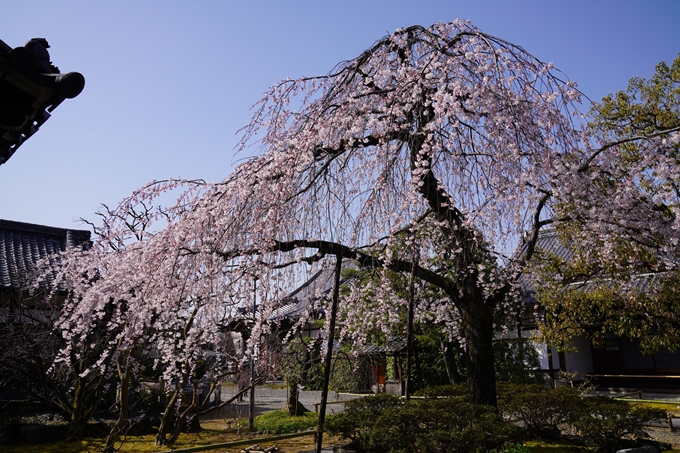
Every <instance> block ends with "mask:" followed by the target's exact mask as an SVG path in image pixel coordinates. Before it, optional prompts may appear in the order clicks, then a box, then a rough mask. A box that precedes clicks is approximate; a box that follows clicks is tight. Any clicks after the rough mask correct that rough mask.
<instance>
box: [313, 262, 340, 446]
mask: <svg viewBox="0 0 680 453" xmlns="http://www.w3.org/2000/svg"><path fill="white" fill-rule="evenodd" d="M335 259H336V262H335V276H334V277H335V278H334V281H333V298H332V301H331V312H330V319H329V321H328V341H327V343H326V358H325V361H324V370H323V388H322V389H321V405H320V407H319V425H318V426H319V427H318V428H317V433H316V439H315V440H316V442H315V449H314V451H315V452H316V453H321V446H322V443H323V430H324V427H323V425H324V422H325V421H326V401H328V382H329V381H330V377H331V363H332V359H333V342H334V341H335V318H336V315H337V313H338V299H339V298H340V273H341V271H342V257H340V256H338V255H336V258H335Z"/></svg>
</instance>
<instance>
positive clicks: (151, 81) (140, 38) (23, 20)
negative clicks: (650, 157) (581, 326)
mask: <svg viewBox="0 0 680 453" xmlns="http://www.w3.org/2000/svg"><path fill="white" fill-rule="evenodd" d="M4 3H5V4H3V6H2V10H1V11H2V12H1V14H0V39H2V40H3V41H5V42H6V43H7V44H9V45H10V46H12V47H16V46H20V45H23V44H24V43H25V42H26V41H27V40H28V39H30V38H33V37H44V38H47V40H48V41H49V43H50V45H51V48H50V49H49V50H50V53H51V56H52V61H53V62H54V63H55V64H56V65H57V66H59V68H60V69H61V71H62V72H69V71H79V72H81V73H83V75H84V76H85V79H86V85H85V89H84V91H83V93H82V94H81V95H80V96H79V97H77V98H76V99H73V100H67V101H66V102H64V103H63V104H62V105H61V106H60V107H59V108H57V109H56V110H55V112H54V115H53V116H52V118H51V119H50V120H49V121H48V122H47V123H45V125H44V126H43V127H42V128H41V130H40V131H39V132H38V133H37V134H36V135H34V136H33V137H32V138H31V139H30V140H28V141H27V142H26V143H25V144H24V145H23V146H22V147H21V148H20V149H19V151H17V153H16V154H15V155H14V156H13V157H12V158H11V159H10V160H9V161H8V162H7V163H6V164H4V165H1V166H0V193H1V194H2V195H0V218H4V219H9V220H18V221H24V222H32V223H39V224H45V225H52V226H61V227H68V228H77V227H79V225H80V224H79V223H78V222H77V219H78V218H80V217H85V218H89V219H93V217H94V216H93V213H94V212H95V211H96V210H97V209H98V207H99V204H100V203H106V204H109V205H115V204H116V203H117V202H118V201H119V200H120V199H121V198H123V197H124V196H126V195H127V194H129V193H130V192H132V191H133V190H134V189H135V188H137V187H139V186H141V185H143V184H145V183H146V182H148V181H150V180H152V179H164V178H168V177H184V178H203V179H206V180H210V181H218V180H222V179H223V178H224V177H225V176H226V175H227V174H228V173H229V172H230V171H231V168H232V165H233V164H234V162H235V159H238V156H234V145H235V143H236V140H237V135H236V132H237V130H238V129H239V128H240V127H242V126H244V125H245V124H246V123H247V122H248V120H249V118H250V114H251V111H250V107H251V105H252V104H254V103H255V102H256V101H257V100H258V99H259V98H260V96H261V95H262V93H263V92H264V91H265V90H266V89H267V87H269V86H270V85H273V84H274V83H276V82H277V81H278V80H280V79H282V78H285V77H291V78H294V77H299V76H303V75H307V76H308V75H318V74H325V73H327V72H328V71H329V70H330V69H331V68H332V67H333V66H334V65H335V64H336V63H338V62H340V61H343V60H347V59H351V58H353V57H355V56H357V55H358V54H359V53H360V52H361V51H363V50H364V49H366V48H368V47H370V46H371V45H372V44H373V43H374V42H375V41H376V40H378V39H379V38H381V37H383V36H385V35H387V34H389V33H391V32H393V31H394V30H395V29H396V28H400V27H404V26H409V25H414V24H420V25H424V26H427V25H430V24H432V23H434V22H441V21H444V22H449V21H452V20H454V19H456V18H462V19H469V20H470V21H472V23H473V24H474V25H476V26H477V27H480V28H481V29H482V30H483V31H485V32H487V33H489V34H492V35H495V36H498V37H500V38H503V39H506V40H508V41H512V42H513V43H515V44H519V45H521V46H523V47H524V48H525V49H526V50H528V51H529V52H531V53H532V54H534V55H535V56H536V57H538V58H539V59H541V60H544V61H552V62H553V63H554V64H555V66H556V67H557V68H559V69H561V70H562V71H563V72H564V73H566V74H567V76H568V77H569V78H570V79H571V80H573V81H576V82H577V83H578V84H579V87H580V88H581V90H582V91H583V92H584V93H585V94H586V95H588V96H589V97H591V98H592V99H595V100H599V99H601V98H602V96H604V95H606V94H607V93H609V92H613V91H616V90H618V89H622V88H625V86H626V83H627V81H628V79H629V78H630V77H632V76H643V77H649V76H650V75H651V74H652V73H653V72H654V66H655V65H656V64H657V63H658V62H660V61H662V60H665V61H670V60H672V59H674V58H675V56H676V55H677V54H678V52H680V26H679V23H680V1H679V0H639V1H632V0H612V1H610V0H569V1H551V0H536V1H534V0H516V1H510V0H507V1H501V0H495V1H494V0H465V1H463V0H439V1H428V0H418V1H413V0H411V1H403V0H391V1H372V0H359V1H355V0H337V1H320V0H318V1H302V0H299V1H296V0H287V1H283V0H281V1H257V0H245V1H244V0H241V1H230V0H223V1H216V0H215V1H200V0H191V1H189V0H186V1H170V0H166V1H160V0H156V1H143V0H134V1H132V0H116V1H109V2H103V1H68V0H59V1H54V0H51V1H30V0H26V1H9V0H8V1H5V2H4Z"/></svg>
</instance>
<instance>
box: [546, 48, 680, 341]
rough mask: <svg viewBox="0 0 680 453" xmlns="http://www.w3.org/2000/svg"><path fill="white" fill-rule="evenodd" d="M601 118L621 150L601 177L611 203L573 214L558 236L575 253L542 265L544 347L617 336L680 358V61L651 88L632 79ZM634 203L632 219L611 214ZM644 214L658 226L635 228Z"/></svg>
mask: <svg viewBox="0 0 680 453" xmlns="http://www.w3.org/2000/svg"><path fill="white" fill-rule="evenodd" d="M591 116H592V120H591V122H590V125H589V126H590V129H591V132H592V134H593V136H595V137H599V140H600V141H601V142H602V143H608V144H607V145H605V146H606V147H607V149H611V150H613V153H612V155H613V156H614V158H613V159H612V160H611V161H610V162H609V163H608V165H607V166H606V167H602V168H601V170H600V172H599V173H598V174H592V175H591V176H592V178H593V180H594V181H595V182H596V184H597V185H598V186H599V187H600V188H602V191H603V193H604V194H607V195H606V196H605V197H602V198H598V199H597V200H593V201H592V202H590V203H589V204H586V205H585V206H576V205H575V204H571V205H566V204H565V205H563V206H562V214H563V215H564V216H565V218H570V219H571V220H574V221H572V222H568V223H563V224H562V226H561V227H559V228H557V232H558V235H559V237H560V240H561V242H562V244H563V246H564V247H565V249H568V251H569V252H568V254H567V255H565V254H559V255H560V256H557V255H555V254H550V253H539V254H538V256H535V258H539V259H535V264H536V266H535V268H534V272H535V277H536V281H535V283H534V288H535V289H536V290H537V291H538V299H539V300H540V302H541V304H542V305H543V306H544V307H545V308H546V317H545V322H544V323H543V325H542V326H541V327H542V335H543V338H544V339H545V340H546V341H547V342H549V343H552V344H556V345H562V344H565V342H567V343H568V340H569V339H570V338H572V337H574V336H578V335H586V336H589V337H601V336H604V334H605V333H614V334H616V335H618V336H621V337H627V338H631V339H639V340H640V342H641V343H640V344H641V348H642V349H643V351H645V352H654V351H656V350H658V349H659V348H661V347H665V348H667V349H669V350H670V351H674V350H677V349H678V347H679V346H680V285H679V284H680V270H678V264H677V263H678V262H679V261H678V254H677V243H676V242H674V240H673V239H672V236H673V233H672V231H674V228H676V226H675V224H676V222H677V214H676V210H677V208H678V206H679V205H680V177H679V174H678V169H679V168H680V153H679V152H678V151H680V55H679V56H678V57H677V58H676V59H675V60H674V61H673V62H672V63H671V64H670V65H669V64H667V63H665V62H661V63H659V64H658V65H657V66H656V72H655V73H654V75H653V76H652V77H650V78H649V79H644V78H642V77H633V78H632V79H630V81H629V84H628V88H627V89H626V90H625V91H623V90H622V91H617V92H616V93H614V94H609V95H607V96H606V97H605V98H604V99H603V100H602V102H601V103H597V104H595V105H594V106H593V108H592V110H591ZM640 137H644V139H639V138H640ZM603 148H604V147H603ZM607 197H608V198H609V200H611V201H610V202H609V203H608V201H607ZM624 197H626V198H627V199H629V200H631V203H630V204H629V206H628V208H627V210H626V211H622V210H612V209H610V208H609V207H608V206H607V205H608V204H618V202H619V201H618V200H620V199H621V198H624ZM586 209H589V210H591V211H593V212H598V213H599V216H600V219H599V221H598V222H597V223H593V222H588V223H587V222H585V221H584V220H583V219H582V213H583V212H584V211H585V210H586ZM643 209H649V210H650V211H651V212H653V213H655V215H656V218H657V219H658V224H657V225H654V226H652V225H650V224H649V223H646V222H639V221H638V222H636V221H633V220H632V219H633V217H634V216H635V215H636V212H635V211H636V210H643ZM603 231H606V232H607V235H606V236H605V235H603V234H601V233H602V232H603ZM603 238H604V239H603Z"/></svg>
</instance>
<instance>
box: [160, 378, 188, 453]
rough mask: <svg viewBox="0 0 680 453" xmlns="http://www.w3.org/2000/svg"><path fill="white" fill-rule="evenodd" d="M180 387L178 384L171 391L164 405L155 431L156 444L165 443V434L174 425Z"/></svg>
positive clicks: (170, 430) (162, 444) (161, 444)
mask: <svg viewBox="0 0 680 453" xmlns="http://www.w3.org/2000/svg"><path fill="white" fill-rule="evenodd" d="M181 391H182V388H181V387H180V386H179V385H178V386H177V389H176V390H175V391H174V392H173V394H172V396H171V397H170V400H169V401H168V403H167V404H166V405H165V412H163V418H162V419H161V425H160V426H159V427H158V433H156V445H157V446H159V447H162V446H164V445H166V443H167V441H166V435H167V434H168V433H170V432H172V430H173V429H174V427H175V423H174V418H175V412H176V411H175V405H176V403H177V398H178V397H179V392H181Z"/></svg>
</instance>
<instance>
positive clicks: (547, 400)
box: [498, 384, 583, 439]
mask: <svg viewBox="0 0 680 453" xmlns="http://www.w3.org/2000/svg"><path fill="white" fill-rule="evenodd" d="M582 400H583V397H582V395H581V393H580V392H579V391H578V390H577V389H575V388H573V387H557V388H554V389H547V388H546V387H544V386H542V385H537V384H533V385H532V384H528V385H516V384H507V385H501V386H499V397H498V408H499V410H500V412H501V414H502V415H504V416H505V417H507V418H510V419H512V420H515V421H519V422H521V425H522V426H523V427H524V429H525V431H526V435H527V436H528V437H530V438H543V439H553V438H555V437H557V436H559V435H560V429H559V425H561V424H564V423H570V422H572V421H573V420H576V419H577V418H578V417H580V407H581V406H582Z"/></svg>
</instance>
